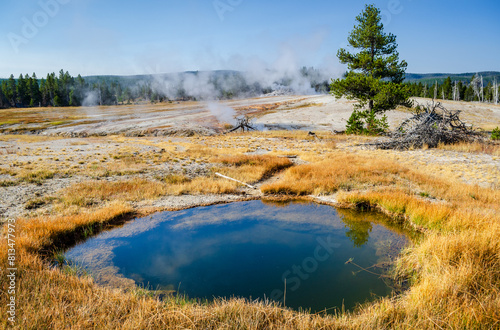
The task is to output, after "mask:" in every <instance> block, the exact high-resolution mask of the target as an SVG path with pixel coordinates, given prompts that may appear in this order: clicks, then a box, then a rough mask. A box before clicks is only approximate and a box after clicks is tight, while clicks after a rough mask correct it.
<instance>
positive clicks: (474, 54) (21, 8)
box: [0, 0, 500, 77]
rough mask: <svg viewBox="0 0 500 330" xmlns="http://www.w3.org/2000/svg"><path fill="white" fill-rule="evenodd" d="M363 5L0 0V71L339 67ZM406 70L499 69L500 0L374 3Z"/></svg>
mask: <svg viewBox="0 0 500 330" xmlns="http://www.w3.org/2000/svg"><path fill="white" fill-rule="evenodd" d="M365 3H366V2H365V1H356V0H354V1H337V0H330V1H326V0H317V1H296V0H288V1H279V2H278V1H261V0H176V1H168V0H142V1H126V0H120V1H118V0H40V1H30V0H25V1H16V0H2V1H1V3H0V12H1V13H2V19H1V20H0V31H1V32H0V34H1V36H0V77H8V76H9V75H10V74H11V73H13V74H14V75H15V76H18V75H19V73H29V74H31V73H32V72H36V73H37V74H38V76H39V77H41V76H44V75H46V74H47V73H48V72H53V71H55V72H57V71H59V70H60V69H61V68H63V69H64V70H68V71H69V72H70V73H71V74H73V75H76V74H78V73H81V74H82V75H92V74H148V73H161V72H175V71H185V70H213V69H235V70H249V71H251V70H252V68H253V67H254V66H255V65H258V66H261V67H262V66H267V67H269V68H271V69H272V68H274V67H276V66H283V67H286V66H304V65H305V66H315V67H318V68H322V69H325V70H330V71H331V72H332V74H334V73H338V72H341V71H342V70H343V67H342V66H341V65H340V64H339V63H338V61H337V59H336V56H335V55H336V52H337V50H338V48H339V47H345V46H346V40H347V36H348V33H349V31H350V30H352V28H353V26H354V24H355V16H356V15H358V14H359V13H360V12H361V11H362V10H363V8H364V5H365ZM370 3H374V4H375V5H376V6H377V7H379V8H380V9H381V10H382V13H383V20H384V23H385V24H384V26H385V30H386V32H391V33H394V34H395V35H396V36H397V41H398V44H399V48H398V50H399V52H400V57H401V58H402V59H405V60H406V61H407V62H408V64H409V66H408V72H415V73H426V72H447V73H448V72H449V73H458V72H473V71H486V70H495V71H500V56H499V55H500V42H499V41H500V19H498V17H499V14H500V2H499V1H498V0H488V1H477V2H473V1H466V0H455V1H436V0H382V1H371V2H370Z"/></svg>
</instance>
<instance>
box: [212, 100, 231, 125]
mask: <svg viewBox="0 0 500 330" xmlns="http://www.w3.org/2000/svg"><path fill="white" fill-rule="evenodd" d="M207 107H208V110H210V112H211V113H212V114H213V115H214V116H215V118H217V120H218V121H219V122H221V123H228V124H231V125H233V126H234V125H236V119H235V117H236V111H234V109H233V108H231V107H228V106H227V105H224V104H221V103H215V102H209V103H208V104H207Z"/></svg>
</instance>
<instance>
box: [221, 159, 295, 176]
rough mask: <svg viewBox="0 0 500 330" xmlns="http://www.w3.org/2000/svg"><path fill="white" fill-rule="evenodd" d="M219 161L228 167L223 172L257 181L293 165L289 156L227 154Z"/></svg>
mask: <svg viewBox="0 0 500 330" xmlns="http://www.w3.org/2000/svg"><path fill="white" fill-rule="evenodd" d="M218 162H219V163H221V164H223V165H226V166H228V167H226V168H222V169H220V172H222V174H225V175H227V176H230V177H232V178H234V179H237V180H240V181H244V182H249V183H255V182H259V181H261V180H264V179H266V178H269V177H271V176H272V175H273V174H275V173H277V172H279V171H281V170H283V169H286V168H288V167H290V166H292V165H293V163H292V162H291V161H290V159H288V158H283V157H277V156H268V155H240V156H226V157H221V158H219V159H218Z"/></svg>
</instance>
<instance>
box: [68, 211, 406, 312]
mask: <svg viewBox="0 0 500 330" xmlns="http://www.w3.org/2000/svg"><path fill="white" fill-rule="evenodd" d="M384 220H385V218H384V217H383V216H381V215H379V214H376V213H358V212H353V211H350V210H336V209H335V208H332V207H330V206H325V205H317V204H312V203H306V204H304V203H289V204H288V205H280V207H277V206H275V205H270V204H268V203H267V204H264V203H263V202H262V201H250V202H240V203H232V204H225V205H214V206H209V207H199V208H194V209H189V210H184V211H178V212H163V213H158V214H155V215H153V216H151V217H146V218H141V219H136V220H135V221H133V222H130V223H127V224H125V225H124V226H123V227H121V228H119V229H115V230H113V231H110V232H106V233H103V234H101V235H99V236H97V237H95V238H93V239H90V240H88V241H87V242H85V243H83V244H81V245H79V246H76V247H75V248H73V249H71V250H70V251H68V253H67V254H66V256H67V257H68V258H69V259H71V260H74V261H77V262H78V263H81V264H83V265H84V266H86V267H87V268H88V269H89V271H90V272H91V273H92V274H94V276H95V277H96V279H97V280H98V281H100V282H102V283H107V284H110V285H131V284H132V283H136V284H141V285H149V286H150V287H152V288H155V289H161V290H165V291H174V290H177V289H178V288H179V287H180V291H181V292H185V293H187V294H188V295H189V296H190V297H199V298H207V299H211V298H212V297H214V296H215V297H218V296H223V297H231V296H241V297H247V298H250V297H251V298H252V299H255V298H269V297H271V298H272V299H275V300H283V298H284V292H283V291H284V290H283V289H284V281H285V279H286V283H287V284H286V286H287V296H286V305H287V306H289V307H293V308H310V309H312V310H313V311H319V310H322V309H325V308H331V307H333V306H337V307H340V306H341V305H342V303H344V305H345V307H346V308H351V307H353V306H354V305H355V304H356V303H360V302H364V301H365V300H367V299H371V298H372V297H373V295H378V296H383V295H387V294H389V293H390V292H391V289H390V288H389V287H388V286H387V285H385V283H384V282H383V281H382V280H381V279H380V278H379V277H377V276H374V275H373V274H369V273H365V272H362V273H360V272H358V270H359V269H358V268H356V267H355V266H354V265H351V264H346V261H347V260H349V259H351V258H352V259H353V260H355V261H356V264H357V265H362V266H363V267H368V266H370V265H374V264H377V263H380V262H382V261H387V260H390V259H391V258H392V257H393V255H394V254H397V253H398V251H399V249H400V248H401V247H402V246H403V245H404V244H405V243H406V238H405V237H404V235H402V234H401V233H398V232H395V231H391V230H388V229H387V228H385V227H384V226H382V225H380V223H382V222H383V221H384ZM121 282H123V283H122V284H120V283H121Z"/></svg>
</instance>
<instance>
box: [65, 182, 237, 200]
mask: <svg viewBox="0 0 500 330" xmlns="http://www.w3.org/2000/svg"><path fill="white" fill-rule="evenodd" d="M179 178H181V177H180V176H179ZM170 179H172V177H170ZM168 181H169V180H168V179H167V180H166V182H161V181H152V180H147V179H140V178H135V179H131V180H124V181H105V180H92V181H85V182H81V183H77V184H74V185H72V186H70V187H68V188H66V189H63V190H62V191H61V192H59V193H58V195H59V196H60V201H61V202H62V203H63V204H65V205H67V206H70V205H75V206H79V207H86V206H92V205H96V204H99V203H102V202H106V201H123V202H126V201H142V200H151V199H157V198H159V197H161V196H165V195H184V194H193V195H197V194H229V193H235V192H236V191H237V188H238V184H237V183H235V182H231V181H226V180H222V179H217V178H211V177H198V178H195V179H193V180H190V179H187V178H185V177H184V178H183V179H182V180H181V179H178V180H170V182H169V183H170V184H169V183H167V182H168Z"/></svg>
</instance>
